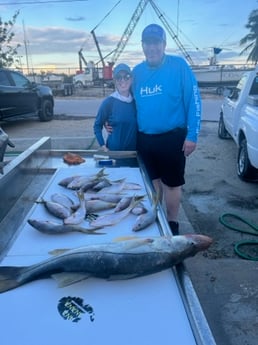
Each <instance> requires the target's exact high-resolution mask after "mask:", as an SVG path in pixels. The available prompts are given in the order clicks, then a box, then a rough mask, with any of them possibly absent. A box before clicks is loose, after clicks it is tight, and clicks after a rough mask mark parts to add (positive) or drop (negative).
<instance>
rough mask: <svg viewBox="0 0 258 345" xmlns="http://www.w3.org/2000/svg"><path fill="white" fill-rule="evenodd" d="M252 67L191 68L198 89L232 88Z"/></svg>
mask: <svg viewBox="0 0 258 345" xmlns="http://www.w3.org/2000/svg"><path fill="white" fill-rule="evenodd" d="M252 69H253V68H252V67H246V66H243V67H239V68H237V67H235V66H232V65H208V66H203V67H202V66H199V67H194V66H193V67H192V70H193V72H194V74H195V77H196V79H197V81H198V85H199V87H226V86H229V87H233V86H236V84H237V83H238V81H239V80H240V79H241V77H242V75H243V73H244V72H246V71H248V70H252Z"/></svg>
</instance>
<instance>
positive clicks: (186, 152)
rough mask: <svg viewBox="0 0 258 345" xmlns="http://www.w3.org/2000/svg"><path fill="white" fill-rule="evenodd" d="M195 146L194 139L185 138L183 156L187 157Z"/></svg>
mask: <svg viewBox="0 0 258 345" xmlns="http://www.w3.org/2000/svg"><path fill="white" fill-rule="evenodd" d="M195 148H196V143H195V142H194V141H190V140H185V142H184V145H183V151H184V155H185V157H188V156H189V155H190V154H191V153H192V152H193V151H194V150H195Z"/></svg>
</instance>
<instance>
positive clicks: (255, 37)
mask: <svg viewBox="0 0 258 345" xmlns="http://www.w3.org/2000/svg"><path fill="white" fill-rule="evenodd" d="M245 27H246V28H247V29H249V30H250V32H249V33H248V34H247V35H246V36H244V37H243V38H242V39H241V40H240V46H243V45H246V47H245V48H244V49H243V50H242V51H241V53H240V55H242V54H244V53H246V52H248V51H250V53H249V55H248V57H247V62H249V61H251V62H253V63H255V64H257V61H258V9H257V10H253V11H252V12H251V13H250V15H249V17H248V23H247V24H246V25H245Z"/></svg>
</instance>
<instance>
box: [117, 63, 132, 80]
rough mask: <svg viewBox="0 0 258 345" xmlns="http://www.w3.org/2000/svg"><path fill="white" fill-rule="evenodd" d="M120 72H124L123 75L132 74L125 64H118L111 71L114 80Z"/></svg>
mask: <svg viewBox="0 0 258 345" xmlns="http://www.w3.org/2000/svg"><path fill="white" fill-rule="evenodd" d="M120 72H125V73H127V74H130V75H131V74H132V72H131V68H130V67H129V66H128V65H126V64H125V63H120V64H119V65H117V66H116V67H115V68H114V70H113V76H114V78H116V77H117V76H118V74H119V73H120Z"/></svg>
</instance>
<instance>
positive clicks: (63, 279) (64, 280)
mask: <svg viewBox="0 0 258 345" xmlns="http://www.w3.org/2000/svg"><path fill="white" fill-rule="evenodd" d="M51 277H52V278H54V279H55V280H56V281H57V284H58V287H60V288H61V287H66V286H69V285H72V284H75V283H79V282H80V281H82V280H85V279H88V278H89V277H90V274H87V273H83V272H81V273H80V272H78V273H73V272H72V273H70V272H62V273H56V274H52V275H51Z"/></svg>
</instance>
